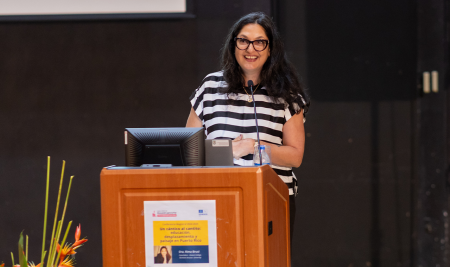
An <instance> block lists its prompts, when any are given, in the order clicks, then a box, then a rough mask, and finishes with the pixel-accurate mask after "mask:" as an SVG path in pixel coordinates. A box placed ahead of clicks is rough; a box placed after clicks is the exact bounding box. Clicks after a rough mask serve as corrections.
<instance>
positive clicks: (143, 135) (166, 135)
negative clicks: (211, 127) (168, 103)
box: [125, 128, 205, 166]
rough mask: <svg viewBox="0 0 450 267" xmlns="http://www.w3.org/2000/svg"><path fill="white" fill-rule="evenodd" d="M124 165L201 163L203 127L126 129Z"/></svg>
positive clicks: (203, 161)
mask: <svg viewBox="0 0 450 267" xmlns="http://www.w3.org/2000/svg"><path fill="white" fill-rule="evenodd" d="M125 164H126V166H142V165H146V164H151V165H150V166H152V165H154V166H159V165H166V164H170V165H172V166H204V165H205V129H204V128H126V129H125Z"/></svg>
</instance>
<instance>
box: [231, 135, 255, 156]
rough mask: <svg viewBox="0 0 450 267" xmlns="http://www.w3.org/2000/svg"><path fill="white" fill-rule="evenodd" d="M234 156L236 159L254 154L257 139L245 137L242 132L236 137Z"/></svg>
mask: <svg viewBox="0 0 450 267" xmlns="http://www.w3.org/2000/svg"><path fill="white" fill-rule="evenodd" d="M232 144H233V157H234V158H235V159H239V158H242V157H243V156H247V155H248V154H253V150H254V146H255V140H254V139H251V138H245V139H244V138H243V136H242V134H241V135H239V136H238V137H236V138H235V139H234V140H233V142H232Z"/></svg>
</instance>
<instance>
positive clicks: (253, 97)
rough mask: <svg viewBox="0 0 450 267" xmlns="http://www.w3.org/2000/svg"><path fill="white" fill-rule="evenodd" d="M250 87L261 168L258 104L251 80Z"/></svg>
mask: <svg viewBox="0 0 450 267" xmlns="http://www.w3.org/2000/svg"><path fill="white" fill-rule="evenodd" d="M247 84H248V87H250V92H251V93H252V100H253V110H254V111H255V123H256V137H257V140H258V152H259V166H262V156H261V142H260V140H259V129H258V118H257V117H256V103H255V96H254V95H253V81H252V80H249V81H248V82H247Z"/></svg>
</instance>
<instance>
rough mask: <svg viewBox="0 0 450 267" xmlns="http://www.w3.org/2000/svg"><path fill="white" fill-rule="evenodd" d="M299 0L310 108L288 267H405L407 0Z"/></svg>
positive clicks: (411, 23)
mask: <svg viewBox="0 0 450 267" xmlns="http://www.w3.org/2000/svg"><path fill="white" fill-rule="evenodd" d="M305 2H306V5H305V9H306V12H305V13H306V22H305V24H306V51H307V74H308V84H307V86H308V88H309V92H310V95H311V98H312V104H311V109H310V114H308V117H307V121H306V124H305V128H306V136H307V137H306V151H305V157H304V161H303V163H302V166H301V167H300V168H299V169H298V170H297V172H296V173H297V176H298V177H299V179H300V194H299V197H298V198H297V202H296V203H297V207H299V208H298V209H297V218H298V220H297V225H296V226H297V227H296V229H295V232H296V233H295V237H296V239H295V241H294V244H295V247H296V249H297V250H298V254H296V255H295V258H294V265H293V266H348V267H353V266H355V267H356V266H412V265H410V264H411V262H410V256H411V253H410V244H411V216H412V213H411V197H412V195H411V186H412V185H411V178H412V169H413V166H412V163H411V162H412V157H413V153H414V151H413V148H412V142H413V136H412V130H413V122H412V117H411V116H412V111H413V103H414V99H415V95H416V83H415V82H416V18H415V12H416V11H415V6H414V3H412V2H411V1H403V0H396V1H382V2H380V1H353V0H346V1H328V0H327V1H323V0H311V1H310V0H307V1H305Z"/></svg>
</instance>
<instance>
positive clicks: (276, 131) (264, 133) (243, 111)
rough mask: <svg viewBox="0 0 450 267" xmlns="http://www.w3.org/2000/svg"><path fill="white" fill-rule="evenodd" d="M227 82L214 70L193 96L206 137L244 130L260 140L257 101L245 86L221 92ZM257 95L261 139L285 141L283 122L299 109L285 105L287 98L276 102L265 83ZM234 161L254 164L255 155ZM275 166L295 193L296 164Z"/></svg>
mask: <svg viewBox="0 0 450 267" xmlns="http://www.w3.org/2000/svg"><path fill="white" fill-rule="evenodd" d="M226 86H227V84H226V82H225V81H224V79H223V75H222V72H215V73H211V74H209V75H208V76H206V78H205V79H203V82H202V85H201V86H200V87H199V88H198V89H197V90H195V92H194V93H193V94H192V95H191V97H190V101H191V104H192V107H193V108H194V110H195V113H196V114H197V115H198V117H199V118H200V119H201V120H202V122H203V126H204V127H205V131H206V138H207V139H220V138H225V139H234V138H236V137H238V136H239V134H242V135H243V137H244V138H252V139H255V140H256V139H257V135H256V124H255V115H254V109H253V103H249V102H248V101H247V99H248V96H247V94H246V93H245V92H244V90H242V94H238V95H230V99H228V97H227V95H226V94H224V93H221V92H224V88H226ZM247 91H248V90H247ZM249 93H250V92H249ZM254 97H255V103H256V113H257V118H258V127H259V137H260V139H261V141H265V142H268V143H272V144H275V145H282V141H283V125H284V124H285V123H286V122H287V121H288V120H289V119H290V118H291V117H292V114H294V113H295V111H294V110H293V109H292V108H289V107H288V108H285V105H284V102H280V104H274V103H272V100H271V99H270V97H269V96H268V95H267V91H266V89H265V87H262V88H258V89H257V90H256V91H255V93H254ZM234 164H236V165H239V166H253V155H252V154H250V155H247V156H244V157H242V158H240V159H239V160H236V159H234ZM271 167H272V168H273V169H274V171H275V172H276V173H277V174H278V176H280V178H281V179H282V180H283V181H284V182H285V183H286V184H287V185H288V187H289V194H290V195H293V194H294V190H293V189H294V187H295V182H296V180H295V181H294V180H293V179H295V176H294V175H293V172H292V168H288V167H281V166H276V165H271Z"/></svg>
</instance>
